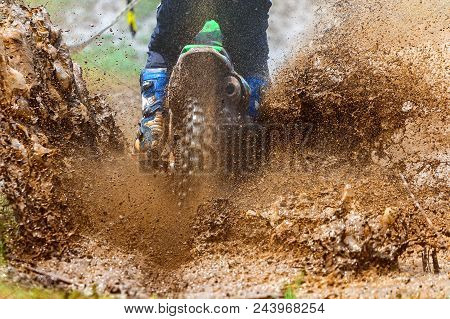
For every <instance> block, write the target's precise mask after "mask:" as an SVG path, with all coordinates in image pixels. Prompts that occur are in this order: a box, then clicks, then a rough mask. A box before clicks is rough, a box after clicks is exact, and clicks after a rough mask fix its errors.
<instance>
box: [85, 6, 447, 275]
mask: <svg viewBox="0 0 450 319" xmlns="http://www.w3.org/2000/svg"><path fill="white" fill-rule="evenodd" d="M443 6H445V3H444V2H442V1H436V3H435V4H434V5H433V6H431V5H429V4H421V3H419V2H417V4H414V5H413V6H412V5H411V4H410V2H406V1H400V2H396V3H394V4H392V3H388V2H387V1H369V2H365V3H364V4H362V3H360V2H355V1H350V2H348V1H346V2H344V1H334V2H331V3H330V2H328V3H327V4H322V6H321V7H320V8H321V9H320V10H319V11H318V14H319V18H318V21H319V23H318V24H317V27H316V30H315V33H314V36H313V41H312V42H311V44H310V45H309V46H308V47H305V48H302V49H301V51H300V52H299V53H298V54H297V55H296V56H295V58H294V59H293V60H292V61H290V62H289V63H288V65H287V66H286V67H285V68H284V69H283V70H281V71H280V73H279V74H277V75H275V78H276V79H277V82H275V86H274V88H273V89H272V90H271V91H270V92H269V93H268V103H267V104H266V105H265V117H266V120H267V121H270V122H271V123H273V122H281V123H287V122H293V121H306V122H309V123H312V124H313V127H314V131H313V132H312V135H311V136H310V143H309V144H308V145H307V148H308V149H309V150H310V151H312V152H318V151H319V152H323V154H321V155H319V156H312V161H316V162H317V163H318V164H317V165H318V166H317V165H316V166H313V168H308V169H307V170H306V171H304V172H302V173H296V174H290V173H287V172H286V174H285V176H283V177H280V176H279V175H277V173H278V170H279V166H277V165H273V168H271V167H270V166H269V167H268V168H267V171H266V172H264V173H262V174H261V175H259V174H257V175H256V176H252V177H250V178H246V179H247V182H246V183H244V184H242V185H241V186H240V187H237V188H236V189H234V190H233V191H232V192H228V191H227V188H232V187H231V186H230V185H224V184H225V183H221V185H219V187H218V191H216V192H210V193H209V194H208V195H206V196H203V195H205V194H191V197H192V198H193V199H192V203H191V207H190V208H189V209H185V210H182V211H180V210H179V208H178V207H177V203H178V198H177V197H176V196H175V195H174V194H173V192H172V184H171V183H170V180H168V179H167V178H166V177H163V176H158V177H152V176H149V175H141V174H140V173H139V172H138V171H137V168H136V167H135V166H134V164H132V163H130V162H129V160H128V159H125V160H123V161H122V162H120V161H119V162H111V163H108V164H106V165H105V166H104V168H103V169H99V170H98V173H96V174H91V173H89V174H88V175H91V176H92V178H91V179H88V180H92V183H91V184H92V185H93V188H94V189H95V190H92V187H91V188H89V186H88V189H90V190H89V192H90V193H91V195H89V196H85V197H86V198H89V200H88V201H87V203H88V207H87V208H86V211H87V215H89V216H90V219H91V222H92V223H93V225H94V227H93V228H90V230H92V229H94V230H95V231H97V232H98V233H99V234H103V235H106V238H107V239H108V240H109V241H112V242H113V243H117V244H119V247H122V248H125V249H127V250H133V249H134V250H136V251H139V252H141V253H144V254H147V255H148V256H150V257H149V260H150V261H151V262H156V263H157V264H159V265H162V266H164V267H166V266H170V265H172V266H178V265H179V264H180V262H184V261H186V260H188V259H189V257H190V253H191V248H192V238H193V236H194V237H195V236H196V232H195V231H194V229H193V223H194V222H195V220H196V218H197V207H198V205H199V204H200V203H202V201H204V200H205V199H208V198H211V197H217V196H222V197H227V198H231V199H232V200H234V201H236V202H237V203H239V206H240V209H244V208H248V207H255V206H259V207H263V206H264V203H266V202H267V203H266V204H267V205H270V200H273V199H274V198H277V196H279V195H280V190H279V188H278V187H275V188H272V186H276V185H283V191H282V192H283V193H286V194H289V193H295V192H297V191H298V190H300V191H304V192H305V193H308V194H310V195H308V196H313V197H315V196H317V198H320V197H321V196H323V194H325V193H326V194H328V193H327V192H329V194H330V195H327V196H330V198H332V196H337V197H340V195H332V194H336V193H339V188H340V187H343V186H344V185H345V183H349V182H351V183H352V184H353V185H354V186H355V185H356V186H355V188H356V189H358V190H360V192H361V194H359V196H358V195H357V196H355V197H360V199H359V200H363V199H364V200H368V202H367V204H366V203H364V204H362V206H363V208H362V207H360V208H359V209H360V211H358V212H356V213H355V212H354V211H352V208H351V207H353V206H352V205H354V204H352V203H349V204H348V205H349V207H350V208H345V207H344V208H342V207H341V208H339V206H340V205H344V206H345V205H347V204H345V201H344V203H340V202H339V199H337V200H331V199H330V201H331V202H326V203H320V205H325V206H324V210H323V211H322V212H321V211H318V212H317V213H315V215H314V216H309V215H308V216H307V220H309V222H308V223H311V224H310V225H309V227H312V228H315V227H318V226H320V229H319V228H317V231H318V233H319V234H321V233H323V234H328V233H329V232H331V231H332V230H333V229H335V230H336V229H341V228H340V227H344V228H343V229H344V233H345V231H347V232H348V233H350V234H351V233H352V232H353V235H352V236H350V237H349V238H350V239H348V241H347V243H344V244H343V245H344V246H345V247H347V246H346V245H347V244H348V243H351V244H352V245H353V244H355V242H358V241H359V243H358V244H356V246H358V245H362V247H363V248H362V252H361V253H355V251H353V250H352V249H354V247H355V245H353V247H350V246H349V247H348V251H347V252H346V253H342V252H340V253H338V252H337V251H335V253H336V256H337V255H339V254H341V257H342V256H344V259H348V260H352V263H351V262H348V263H345V262H343V263H342V264H345V267H347V268H345V267H344V268H345V269H355V268H356V269H357V268H358V267H360V266H361V264H364V266H367V265H371V264H375V265H386V264H387V265H390V266H392V264H395V263H396V261H397V258H398V256H399V254H401V253H402V252H403V251H404V249H405V247H406V246H405V245H404V243H405V242H407V241H408V240H410V237H408V236H409V234H408V232H407V231H406V232H405V229H403V228H401V227H400V228H401V229H400V230H399V229H397V230H396V231H397V233H396V234H397V235H396V236H397V237H395V238H394V237H393V238H390V239H389V238H388V237H387V235H386V233H385V232H384V231H382V230H380V229H381V228H383V227H382V226H379V222H378V219H379V216H378V215H377V214H380V213H383V212H384V210H385V209H386V206H387V205H389V204H393V203H392V202H395V205H398V206H402V205H403V206H404V207H403V208H404V209H402V210H400V211H399V212H398V213H396V214H397V215H395V218H397V221H398V223H399V224H401V223H402V222H404V224H405V225H408V227H410V229H413V228H414V231H416V232H417V233H416V235H417V236H419V237H420V234H423V235H424V238H425V237H427V235H426V231H425V233H422V231H423V229H424V228H425V229H426V228H427V226H426V223H424V222H423V220H422V219H421V218H420V217H419V218H416V217H414V216H413V217H411V216H412V215H411V214H410V211H411V210H414V208H413V206H414V205H413V203H411V202H410V201H409V200H408V198H407V196H406V198H405V199H402V200H405V201H406V203H407V204H405V203H403V204H401V203H399V202H396V201H392V200H390V198H389V196H380V195H377V196H375V198H374V194H372V193H371V191H370V190H371V187H373V188H375V189H389V192H390V194H396V195H395V196H396V197H398V198H400V197H402V196H403V197H405V196H404V190H403V188H402V185H401V183H399V180H398V175H396V172H397V170H400V171H401V172H402V173H403V174H405V175H406V177H407V179H408V181H410V183H411V184H412V185H413V186H414V191H418V190H421V191H423V192H424V193H423V194H425V189H424V188H416V187H419V186H418V185H416V181H417V174H416V173H415V172H413V171H409V170H405V168H406V167H409V166H408V165H413V164H411V163H417V162H419V161H427V163H428V161H429V160H430V158H428V157H427V156H431V155H430V154H431V153H430V152H429V151H428V149H429V148H432V149H435V150H436V153H435V155H436V158H435V160H438V162H437V163H438V164H437V165H438V166H439V168H438V169H437V168H436V167H435V169H437V170H436V171H433V172H437V173H436V174H435V173H432V174H433V176H437V179H436V181H435V184H433V185H432V187H431V186H430V188H427V189H426V191H427V192H428V193H431V194H434V196H433V197H429V200H428V201H427V206H424V207H425V208H426V209H430V210H433V211H434V212H435V215H433V216H432V219H433V223H434V224H435V226H436V228H438V229H439V230H443V229H444V228H445V227H446V223H447V222H448V219H447V215H446V214H447V213H446V212H447V211H448V210H446V208H445V205H444V206H443V200H442V199H443V198H444V197H445V191H444V192H442V191H438V192H436V191H435V190H436V188H438V187H439V186H440V185H442V183H446V182H447V181H446V179H445V175H443V174H442V173H439V172H440V171H442V170H444V171H445V170H448V166H447V165H446V164H445V163H444V164H443V162H442V160H441V156H442V155H443V154H445V150H446V146H445V143H444V144H443V143H442V142H443V141H444V140H443V136H444V135H443V134H444V133H445V132H442V131H441V129H442V128H445V125H444V123H445V121H446V117H447V116H448V114H447V112H448V109H446V101H447V96H446V89H445V88H446V85H445V83H446V81H447V80H448V79H447V78H446V76H447V74H446V72H445V70H446V63H447V62H446V59H445V53H446V51H445V45H443V44H444V43H445V30H446V29H445V28H444V29H443V26H444V25H445V16H443V14H442V12H444V10H443ZM447 82H448V81H447ZM429 121H432V122H434V123H436V124H435V126H436V128H437V132H436V134H435V136H434V138H433V139H432V141H430V139H429V138H427V139H424V137H423V136H422V135H420V134H419V133H418V132H415V131H414V127H418V128H424V127H427V126H428V124H427V122H429ZM408 123H412V124H409V126H408ZM411 126H412V127H411ZM408 127H409V128H408ZM411 130H412V131H411ZM419 131H421V130H420V129H419ZM416 133H417V134H416ZM399 134H402V135H404V139H403V138H399V137H398V135H399ZM405 139H409V140H410V141H414V142H413V143H411V142H410V143H409V148H408V147H406V148H405V147H403V145H402V143H404V141H405ZM395 141H397V142H398V141H399V142H398V143H394V142H395ZM399 148H401V149H402V150H403V152H404V153H401V152H400V151H399V150H398V149H399ZM323 149H325V152H324V151H323ZM281 150H282V149H281ZM359 154H362V155H363V156H362V158H363V159H364V161H363V162H362V163H361V162H358V163H357V164H355V163H353V164H352V165H354V167H353V168H352V169H348V165H349V163H348V159H349V158H351V159H355V158H358V157H359ZM412 154H414V158H412V157H411V156H412ZM332 155H336V156H340V158H341V159H340V160H335V161H334V162H332V164H330V163H329V162H330V161H329V159H328V158H327V156H332ZM275 158H276V159H275V160H274V162H276V161H277V160H278V158H277V157H276V156H275ZM309 160H311V159H309ZM305 161H306V162H307V161H308V159H306V160H305ZM367 161H368V162H367ZM321 163H323V166H322V165H321ZM374 163H375V164H374ZM329 165H331V166H333V167H339V166H341V167H342V170H337V171H336V174H334V175H333V174H332V175H329V176H327V175H326V174H327V173H326V172H327V168H326V167H329ZM371 165H375V166H374V167H373V166H371ZM311 170H313V172H311ZM439 170H440V171H439ZM314 172H315V173H314ZM383 172H384V173H383ZM386 172H387V173H386ZM392 172H394V173H392ZM360 174H361V176H363V177H361V176H360ZM439 174H440V175H439ZM317 176H322V178H323V180H324V181H322V182H321V183H319V182H317V183H313V181H314V179H315V178H316V177H317ZM360 178H362V179H361V180H360ZM304 179H308V180H311V183H309V182H308V183H306V182H304V181H302V180H304ZM327 183H329V184H327ZM340 184H342V185H340ZM367 184H369V185H371V187H370V186H367ZM299 187H300V188H299ZM330 188H331V189H332V191H330V190H329V189H330ZM261 194H264V195H263V196H261ZM302 196H303V195H302ZM293 198H295V199H294V200H292V201H293V202H295V201H297V200H300V199H298V198H299V196H298V195H295V196H293ZM300 198H301V196H300ZM352 198H353V197H352ZM377 198H378V200H377ZM369 199H370V200H369ZM420 199H422V198H420ZM301 200H303V199H301ZM255 201H260V203H255ZM308 203H309V202H308ZM310 204H311V205H313V204H312V203H310ZM295 205H298V203H296V204H295ZM302 205H303V204H302ZM320 205H319V207H321V206H320ZM327 205H328V206H331V207H334V206H336V207H338V208H336V209H335V210H333V211H334V212H335V213H336V214H338V215H339V214H341V213H342V212H344V213H342V214H343V215H342V216H341V215H339V216H341V217H339V218H340V219H341V220H342V221H344V226H342V225H341V223H340V222H330V220H329V218H330V216H329V214H334V213H333V212H331V211H330V209H328V208H327V207H326V206H327ZM355 205H356V204H355ZM219 206H220V205H219ZM275 206H276V205H275ZM356 206H358V205H356ZM261 209H262V208H261ZM280 209H281V210H283V209H284V208H280V207H277V208H275V209H274V210H275V211H280ZM238 210H239V209H238ZM347 210H348V211H347ZM269 211H271V210H269ZM346 211H347V213H345V212H346ZM388 211H389V210H388ZM210 213H211V214H214V213H217V215H218V216H221V215H220V212H213V211H211V212H210ZM274 214H275V213H274ZM277 214H278V213H277ZM299 214H300V219H299V220H297V219H295V218H294V219H293V220H290V221H289V220H285V219H284V218H285V217H277V218H276V222H274V227H275V234H274V235H273V236H275V237H283V234H284V233H291V232H292V233H296V232H295V231H293V229H290V227H294V228H295V227H296V226H295V225H299V224H300V225H303V226H305V225H304V224H302V223H304V221H302V218H303V219H304V218H306V216H304V214H305V212H303V211H301V212H300V213H299ZM346 214H347V215H346ZM413 215H414V214H413ZM416 215H418V214H416ZM271 216H272V215H271ZM355 216H356V217H355ZM271 218H272V217H271ZM237 219H239V220H240V222H239V223H240V226H239V227H241V228H242V229H244V230H243V231H242V233H248V234H250V233H252V230H251V229H250V228H251V227H252V226H249V229H247V231H246V230H245V227H246V226H245V223H246V221H244V219H243V218H241V217H240V218H237ZM347 219H348V220H347ZM416 219H417V220H416ZM352 220H353V221H354V220H359V221H360V224H361V225H363V224H364V223H367V224H370V225H372V226H373V225H375V226H373V227H372V226H371V227H372V228H371V231H372V232H373V233H372V234H371V235H370V236H369V237H367V236H368V235H367V234H366V233H364V232H363V231H362V230H361V229H360V228H359V226H355V225H354V224H352ZM282 221H284V222H282ZM286 222H287V223H286ZM345 223H347V224H345ZM212 224H214V223H212ZM105 225H106V228H105ZM285 225H293V226H285ZM377 225H378V226H377ZM424 225H425V226H424ZM194 226H195V225H194ZM283 227H284V228H283ZM346 227H347V228H346ZM361 227H362V226H361ZM200 228H201V227H200ZM300 228H301V227H300ZM350 228H351V229H350ZM354 229H356V230H354ZM340 231H342V229H341V230H340ZM267 232H268V233H270V231H267ZM280 232H281V235H280V234H279V233H280ZM94 233H95V232H94ZM296 236H307V237H308V236H311V234H309V233H307V232H306V233H300V234H297V235H296ZM324 236H325V235H324ZM316 237H317V236H316ZM319 237H320V236H319ZM319 237H318V238H315V239H314V240H312V242H313V244H312V246H313V247H308V248H307V249H316V248H317V247H322V248H321V249H323V247H327V250H326V251H328V252H324V251H323V250H320V249H317V250H315V251H316V254H317V255H316V256H318V258H322V257H323V256H325V255H326V256H325V257H324V258H325V259H326V260H325V262H324V264H323V265H322V266H323V267H324V268H326V267H328V266H330V265H333V266H336V265H337V263H336V262H333V260H334V259H333V258H335V255H333V253H332V254H330V253H329V252H333V251H334V249H335V248H336V247H337V246H338V245H339V243H338V241H339V239H338V238H332V239H329V241H327V239H324V238H326V236H325V237H323V238H319ZM415 238H416V237H415ZM427 238H428V237H427ZM290 240H291V239H290ZM334 240H336V242H335V241H334ZM364 245H366V246H364ZM391 246H392V247H395V249H394V248H393V249H392V250H391V251H389V252H383V251H382V250H383V249H385V248H386V247H391ZM318 251H319V252H320V253H317V252H318ZM368 252H369V253H368ZM376 253H379V256H380V257H379V259H376V258H374V259H371V258H372V255H371V254H376ZM321 254H322V255H321ZM346 254H347V255H346ZM355 256H356V257H355ZM327 265H328V266H327Z"/></svg>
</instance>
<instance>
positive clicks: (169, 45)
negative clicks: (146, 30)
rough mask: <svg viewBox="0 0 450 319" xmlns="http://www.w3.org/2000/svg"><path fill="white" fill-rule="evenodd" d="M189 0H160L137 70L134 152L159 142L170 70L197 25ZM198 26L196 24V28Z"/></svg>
mask: <svg viewBox="0 0 450 319" xmlns="http://www.w3.org/2000/svg"><path fill="white" fill-rule="evenodd" d="M191 2H192V1H189V0H162V1H161V4H160V6H159V7H158V11H157V25H156V28H155V30H154V31H153V34H152V36H151V40H150V44H149V49H148V58H147V63H146V66H145V69H144V70H142V72H141V78H140V82H141V94H142V113H143V118H142V120H141V121H140V123H139V130H138V136H137V139H136V142H135V151H136V152H143V151H147V150H148V149H150V148H153V147H156V146H158V145H159V142H160V140H161V137H162V133H163V124H164V116H165V113H164V98H165V90H166V86H167V84H168V82H169V80H168V77H169V74H170V70H171V69H172V67H173V66H174V65H175V63H176V61H177V58H178V55H179V54H180V52H181V49H182V47H183V46H184V45H185V44H188V43H189V42H190V41H192V39H193V37H194V36H195V34H196V31H195V30H197V31H198V29H199V28H200V27H201V23H200V22H198V23H197V21H200V20H199V19H201V18H202V17H201V16H196V15H194V14H192V17H191V16H189V17H188V16H187V12H189V10H191V11H192V9H193V6H192V3H191ZM199 26H200V27H199Z"/></svg>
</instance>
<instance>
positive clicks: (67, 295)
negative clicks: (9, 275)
mask: <svg viewBox="0 0 450 319" xmlns="http://www.w3.org/2000/svg"><path fill="white" fill-rule="evenodd" d="M98 298H99V296H98V295H97V294H95V295H92V296H85V295H83V294H82V293H81V292H79V291H63V290H54V289H45V288H40V287H26V286H22V285H19V284H15V283H9V282H6V281H0V299H98Z"/></svg>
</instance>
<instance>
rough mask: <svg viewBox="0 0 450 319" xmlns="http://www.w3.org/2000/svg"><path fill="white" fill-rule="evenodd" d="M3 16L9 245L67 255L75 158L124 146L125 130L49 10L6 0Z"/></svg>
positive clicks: (0, 39) (0, 48) (0, 84)
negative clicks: (90, 85)
mask: <svg viewBox="0 0 450 319" xmlns="http://www.w3.org/2000/svg"><path fill="white" fill-rule="evenodd" d="M0 15H1V17H2V19H1V22H0V75H1V76H0V91H1V95H0V102H1V109H0V123H1V130H0V144H1V149H0V155H1V162H0V180H1V181H2V188H1V192H2V193H4V194H5V195H6V196H7V198H8V200H9V202H10V203H11V205H12V208H13V210H14V211H15V222H16V224H17V229H14V230H13V233H12V235H13V238H14V239H13V241H12V242H11V243H10V244H9V245H8V247H9V248H10V253H12V254H18V257H20V258H26V257H27V256H29V257H31V256H33V257H38V256H39V257H45V256H49V255H52V254H61V253H63V252H64V250H65V249H66V248H67V244H68V243H69V242H70V238H71V237H72V236H73V235H74V230H73V228H72V227H73V225H72V224H71V214H72V213H74V212H72V211H71V210H70V207H69V206H70V203H69V202H70V192H69V189H68V188H66V187H65V186H67V184H66V181H67V180H68V178H69V177H70V171H71V166H70V160H69V157H71V156H73V155H74V154H80V153H84V154H90V155H92V156H94V155H95V156H101V155H102V154H106V153H108V152H110V150H111V151H115V150H121V149H122V147H123V144H122V141H121V134H120V132H119V131H118V129H117V128H116V125H115V121H114V118H113V116H112V114H111V112H110V110H109V109H108V108H107V107H106V106H105V105H104V103H103V102H102V100H101V98H99V97H95V96H90V95H89V94H88V92H87V90H86V88H85V83H84V80H83V78H82V74H81V69H80V67H79V66H77V65H76V64H74V63H73V62H72V60H71V59H70V56H69V52H68V50H67V48H66V46H65V44H64V43H63V41H62V36H61V31H60V30H59V29H57V28H55V27H54V26H53V25H52V24H51V22H50V19H49V16H48V14H47V13H46V11H45V9H43V8H36V9H29V8H27V7H25V6H23V5H20V4H16V3H15V2H14V1H6V2H5V1H2V2H1V4H0Z"/></svg>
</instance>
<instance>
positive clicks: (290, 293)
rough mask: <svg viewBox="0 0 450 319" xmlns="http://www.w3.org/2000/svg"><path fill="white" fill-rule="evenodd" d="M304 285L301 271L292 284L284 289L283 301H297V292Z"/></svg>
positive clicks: (303, 274) (303, 276) (303, 275)
mask: <svg viewBox="0 0 450 319" xmlns="http://www.w3.org/2000/svg"><path fill="white" fill-rule="evenodd" d="M304 283H305V273H304V272H303V271H302V272H300V274H299V275H297V277H296V278H295V279H294V281H293V282H291V283H289V284H287V285H286V286H285V287H284V299H298V297H297V292H298V290H299V289H300V288H301V286H302V285H303V284H304Z"/></svg>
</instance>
